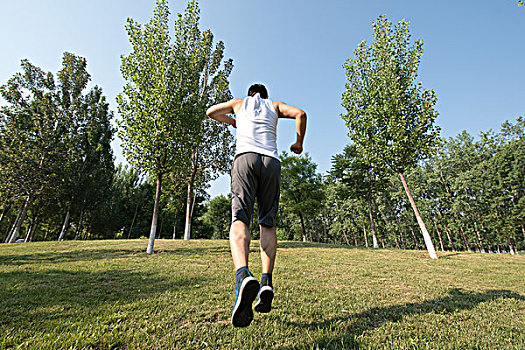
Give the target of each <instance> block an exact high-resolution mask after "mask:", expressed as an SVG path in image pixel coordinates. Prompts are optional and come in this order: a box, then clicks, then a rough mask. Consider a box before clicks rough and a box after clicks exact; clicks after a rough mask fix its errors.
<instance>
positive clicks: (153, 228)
mask: <svg viewBox="0 0 525 350" xmlns="http://www.w3.org/2000/svg"><path fill="white" fill-rule="evenodd" d="M161 185H162V173H159V174H157V189H156V190H155V204H154V205H153V217H152V219H151V229H150V231H149V241H148V248H147V249H146V252H147V253H148V254H153V245H154V244H155V234H156V233H157V219H158V216H159V202H160V191H161Z"/></svg>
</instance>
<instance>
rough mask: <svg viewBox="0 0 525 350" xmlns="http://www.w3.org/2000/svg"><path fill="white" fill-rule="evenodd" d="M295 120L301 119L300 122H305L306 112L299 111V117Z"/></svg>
mask: <svg viewBox="0 0 525 350" xmlns="http://www.w3.org/2000/svg"><path fill="white" fill-rule="evenodd" d="M297 118H299V119H301V120H306V112H305V111H303V110H301V112H300V113H299V115H298V116H297Z"/></svg>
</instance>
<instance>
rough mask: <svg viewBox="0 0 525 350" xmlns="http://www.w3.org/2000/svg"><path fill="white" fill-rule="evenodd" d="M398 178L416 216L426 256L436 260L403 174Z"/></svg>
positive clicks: (434, 251)
mask: <svg viewBox="0 0 525 350" xmlns="http://www.w3.org/2000/svg"><path fill="white" fill-rule="evenodd" d="M399 177H400V178H401V182H402V183H403V187H404V188H405V192H406V193H407V196H408V200H409V201H410V204H411V205H412V209H413V210H414V214H415V215H416V219H417V222H418V224H419V227H420V229H421V233H422V234H423V239H424V240H425V245H426V247H427V251H428V254H429V255H430V257H431V258H432V259H437V258H438V256H437V254H436V250H435V249H434V244H433V243H432V239H431V238H430V235H429V234H428V231H427V228H426V226H425V223H424V222H423V219H421V215H420V214H419V210H418V209H417V206H416V202H415V201H414V198H412V195H411V194H410V190H409V188H408V185H407V182H406V180H405V176H404V175H403V172H399Z"/></svg>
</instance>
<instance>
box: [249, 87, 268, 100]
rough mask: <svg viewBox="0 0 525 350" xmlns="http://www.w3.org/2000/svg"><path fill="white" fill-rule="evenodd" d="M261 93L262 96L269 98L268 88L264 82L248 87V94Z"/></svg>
mask: <svg viewBox="0 0 525 350" xmlns="http://www.w3.org/2000/svg"><path fill="white" fill-rule="evenodd" d="M257 93H258V94H259V95H261V98H268V90H266V87H265V86H264V85H263V84H253V85H252V86H250V88H249V89H248V96H255V94H257Z"/></svg>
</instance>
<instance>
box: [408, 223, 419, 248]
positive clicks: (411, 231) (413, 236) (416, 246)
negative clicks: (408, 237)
mask: <svg viewBox="0 0 525 350" xmlns="http://www.w3.org/2000/svg"><path fill="white" fill-rule="evenodd" d="M410 233H412V238H413V239H414V248H415V249H416V250H419V243H418V242H417V237H416V234H415V233H414V230H413V229H412V227H410Z"/></svg>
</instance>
